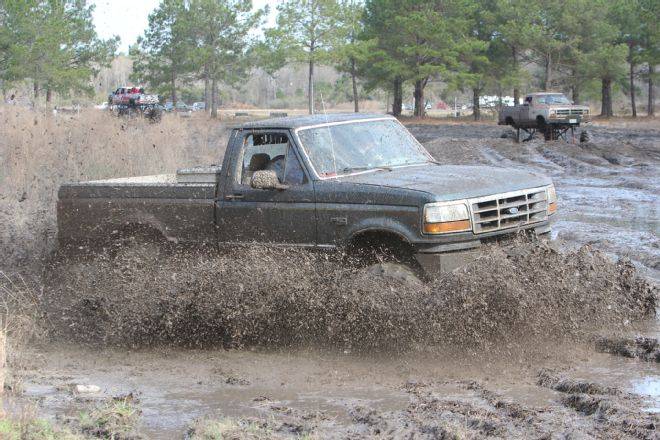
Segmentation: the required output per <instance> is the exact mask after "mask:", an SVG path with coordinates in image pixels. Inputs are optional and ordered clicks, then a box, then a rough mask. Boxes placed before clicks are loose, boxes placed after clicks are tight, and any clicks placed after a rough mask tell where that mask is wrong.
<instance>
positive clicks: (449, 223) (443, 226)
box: [424, 200, 471, 234]
mask: <svg viewBox="0 0 660 440" xmlns="http://www.w3.org/2000/svg"><path fill="white" fill-rule="evenodd" d="M470 229H471V227H470V213H469V211H468V207H467V201H465V200H459V201H453V202H437V203H428V204H426V205H425V206H424V233H425V234H447V233H450V232H462V231H469V230H470Z"/></svg>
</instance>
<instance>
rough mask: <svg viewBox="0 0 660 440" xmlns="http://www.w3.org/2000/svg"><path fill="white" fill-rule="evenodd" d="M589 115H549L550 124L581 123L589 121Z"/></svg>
mask: <svg viewBox="0 0 660 440" xmlns="http://www.w3.org/2000/svg"><path fill="white" fill-rule="evenodd" d="M588 121H589V117H588V116H587V117H583V116H580V115H572V116H559V117H552V116H551V117H549V118H548V121H547V122H548V124H550V125H580V124H581V123H584V122H588Z"/></svg>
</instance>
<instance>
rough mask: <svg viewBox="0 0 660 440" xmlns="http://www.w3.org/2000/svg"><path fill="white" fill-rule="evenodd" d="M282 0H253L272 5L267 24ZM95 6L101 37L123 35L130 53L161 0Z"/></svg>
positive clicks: (100, 1) (107, 0) (101, 0)
mask: <svg viewBox="0 0 660 440" xmlns="http://www.w3.org/2000/svg"><path fill="white" fill-rule="evenodd" d="M279 1H280V0H252V3H253V5H254V7H255V9H257V8H262V7H264V6H265V5H270V16H269V17H268V20H267V24H266V25H267V26H272V25H273V24H274V23H275V7H276V6H277V3H279ZM90 3H92V4H94V5H96V6H95V8H94V25H95V26H96V33H97V34H98V35H99V37H101V38H103V39H106V38H110V37H112V36H113V35H119V37H121V43H120V44H119V50H120V51H121V52H124V53H128V46H130V45H131V44H133V43H135V41H136V40H137V38H138V36H140V35H142V33H143V32H144V29H145V28H146V27H147V23H148V21H147V18H148V17H149V13H150V12H151V11H153V10H154V9H155V8H156V7H157V6H158V4H159V3H160V0H91V1H90Z"/></svg>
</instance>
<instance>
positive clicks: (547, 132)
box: [498, 93, 589, 140]
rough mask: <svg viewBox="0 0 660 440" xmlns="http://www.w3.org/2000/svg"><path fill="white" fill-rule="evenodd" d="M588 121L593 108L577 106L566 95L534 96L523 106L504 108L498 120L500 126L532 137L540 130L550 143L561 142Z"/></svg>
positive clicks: (543, 94) (529, 97) (539, 94)
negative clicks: (506, 126) (552, 140)
mask: <svg viewBox="0 0 660 440" xmlns="http://www.w3.org/2000/svg"><path fill="white" fill-rule="evenodd" d="M588 121H589V107H587V106H584V105H575V104H573V103H572V102H571V101H570V100H569V99H568V98H567V97H566V96H565V95H564V94H563V93H531V94H529V95H527V96H525V100H524V101H523V103H522V104H521V105H514V106H507V107H503V108H502V110H501V111H500V113H499V117H498V124H499V125H510V126H512V127H513V128H515V129H517V130H521V129H522V130H524V131H527V132H528V133H529V134H530V136H531V135H533V132H534V131H539V132H541V133H542V134H543V135H544V137H545V139H546V140H551V139H558V138H559V137H562V136H563V135H565V134H566V133H567V132H568V131H569V130H570V131H571V132H572V130H573V129H574V128H575V127H578V126H579V125H580V124H581V123H583V122H588ZM519 133H520V132H519V131H518V138H517V140H520V139H519V138H520V136H519Z"/></svg>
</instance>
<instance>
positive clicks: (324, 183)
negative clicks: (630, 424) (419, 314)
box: [57, 114, 557, 273]
mask: <svg viewBox="0 0 660 440" xmlns="http://www.w3.org/2000/svg"><path fill="white" fill-rule="evenodd" d="M58 196H59V200H58V202H57V216H58V218H57V221H58V237H59V241H60V244H62V245H68V244H73V246H72V247H71V249H74V250H75V249H78V247H77V246H79V245H80V243H85V242H87V243H90V242H92V243H94V242H98V241H103V240H107V239H108V238H109V237H113V234H120V233H121V232H119V231H131V230H132V229H133V228H149V229H150V230H152V231H153V233H154V234H156V235H157V236H160V237H162V238H163V240H164V241H165V240H167V241H170V242H172V241H174V242H193V243H200V242H206V243H212V244H214V245H215V244H217V243H220V244H234V243H255V242H256V243H274V244H281V245H282V244H283V245H288V246H298V247H304V248H317V249H333V248H344V249H347V250H349V251H356V250H357V251H362V252H365V251H366V253H367V254H370V255H373V253H378V254H381V255H383V258H387V259H391V260H390V261H393V262H392V263H388V264H391V265H394V267H395V268H396V269H397V270H418V269H420V268H423V269H424V271H425V272H427V273H433V272H436V271H446V270H452V269H453V268H455V267H458V266H460V265H462V264H464V263H465V262H466V261H469V260H470V259H471V258H473V257H474V256H476V255H478V252H479V248H480V247H481V246H482V244H483V243H486V242H491V241H493V240H494V239H498V238H502V237H505V236H509V237H511V236H513V235H515V234H516V233H517V232H519V231H521V230H528V231H533V232H534V233H536V234H548V233H549V232H550V220H551V219H552V217H553V216H554V214H555V211H556V209H557V196H556V194H555V188H554V186H553V184H552V181H551V180H550V179H549V178H547V177H543V176H540V175H538V174H532V173H528V172H524V171H520V170H517V169H505V168H500V167H490V166H466V165H460V166H459V165H440V164H439V163H438V162H436V161H435V160H434V159H433V157H432V156H431V155H430V154H429V153H428V152H427V151H426V150H425V149H424V147H423V146H422V145H421V144H420V143H419V142H417V140H416V139H415V138H414V137H413V136H412V135H411V134H410V133H409V132H408V131H407V130H406V128H405V127H404V126H403V125H402V124H401V123H400V122H399V121H397V120H396V119H395V118H393V117H389V116H383V115H364V114H361V115H355V114H335V115H327V116H326V115H315V116H305V117H291V118H289V117H287V118H277V119H268V120H263V121H255V122H248V123H246V124H243V125H241V126H239V127H237V128H234V129H233V131H232V132H231V134H230V136H229V144H228V146H227V150H226V153H225V154H224V162H223V164H222V166H221V167H218V166H210V167H202V168H193V169H182V170H178V171H177V173H176V175H160V176H144V177H134V178H122V179H109V180H101V181H94V182H79V183H67V184H64V185H62V186H61V187H60V189H59V193H58ZM113 231H114V232H113ZM361 255H364V253H362V254H361ZM389 267H392V266H389Z"/></svg>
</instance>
